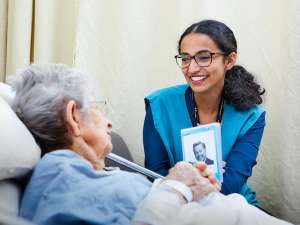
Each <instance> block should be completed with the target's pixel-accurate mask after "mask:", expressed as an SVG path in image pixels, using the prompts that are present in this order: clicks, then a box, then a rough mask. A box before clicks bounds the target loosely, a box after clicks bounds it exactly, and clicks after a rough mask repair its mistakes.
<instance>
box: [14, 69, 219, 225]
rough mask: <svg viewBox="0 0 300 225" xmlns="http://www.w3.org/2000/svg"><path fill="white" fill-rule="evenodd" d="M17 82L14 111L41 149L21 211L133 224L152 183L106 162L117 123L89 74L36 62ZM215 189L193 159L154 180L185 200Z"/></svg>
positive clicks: (38, 218) (39, 219) (52, 218)
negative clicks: (97, 97)
mask: <svg viewBox="0 0 300 225" xmlns="http://www.w3.org/2000/svg"><path fill="white" fill-rule="evenodd" d="M11 83H12V86H13V88H14V89H15V91H16V95H15V98H14V100H13V109H14V110H15V112H16V113H17V115H18V116H19V118H20V119H21V120H22V121H23V123H24V124H25V125H26V126H27V127H28V129H29V130H30V132H31V133H32V134H33V136H34V137H35V140H36V142H37V143H38V144H39V145H40V147H41V149H42V155H43V157H42V159H41V160H40V162H39V163H38V164H37V165H36V167H35V169H34V172H33V175H32V176H31V179H30V181H29V183H28V185H27V187H26V190H25V192H24V196H23V199H22V202H21V208H20V216H22V217H24V218H26V219H28V220H30V221H33V222H35V223H37V224H55V225H58V224H130V223H131V220H132V218H133V216H134V213H135V211H136V208H137V206H138V204H139V203H140V202H141V201H142V200H143V199H144V197H145V196H146V195H147V193H148V192H149V190H150V188H151V186H152V183H151V182H150V181H148V180H147V179H146V178H145V177H144V176H142V175H139V174H135V173H129V172H125V171H120V170H117V169H112V168H107V167H105V163H104V159H105V157H106V155H107V154H108V153H109V152H110V151H111V149H112V143H111V136H110V135H111V130H112V122H111V121H110V120H108V119H107V118H105V116H104V115H103V114H102V113H101V111H99V108H98V106H99V105H98V103H99V102H97V101H95V99H94V98H93V96H92V94H91V92H90V90H91V88H90V86H89V84H88V82H87V79H86V76H85V75H84V74H81V73H79V72H78V71H76V70H74V69H71V68H68V67H66V66H63V65H54V64H51V65H31V66H29V67H28V68H27V69H25V70H24V71H23V72H21V73H20V74H18V75H17V76H15V77H14V78H13V79H12V80H11ZM24 151H26V149H24ZM199 172H201V174H202V175H203V176H201V175H200V173H199ZM212 183H213V184H212ZM217 188H218V185H217V184H216V180H215V179H214V178H213V177H212V176H211V173H210V172H209V171H207V170H199V169H197V168H196V167H194V166H192V165H190V164H188V163H179V164H177V165H176V166H175V167H174V168H172V169H171V170H170V174H169V175H168V176H166V178H164V179H163V180H160V181H156V182H155V189H158V190H160V189H163V190H166V191H170V192H174V193H178V194H179V196H183V197H181V198H182V199H181V200H182V201H183V202H184V201H191V200H192V199H193V200H196V199H199V198H200V197H202V196H203V195H206V194H207V193H209V192H211V191H214V190H216V189H217Z"/></svg>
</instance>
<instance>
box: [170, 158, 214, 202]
mask: <svg viewBox="0 0 300 225" xmlns="http://www.w3.org/2000/svg"><path fill="white" fill-rule="evenodd" d="M165 179H171V180H177V181H180V182H182V183H184V184H185V185H187V186H188V187H189V188H190V189H191V191H192V193H193V200H194V201H196V200H198V199H200V198H202V197H203V196H205V195H207V194H209V193H210V192H212V191H218V190H220V189H219V184H218V183H217V180H216V179H215V177H214V175H213V173H212V171H210V170H209V169H208V167H207V166H206V164H205V163H197V164H194V165H192V164H190V163H187V162H179V163H177V164H176V165H175V166H174V167H173V168H171V169H170V170H169V174H168V176H166V177H165Z"/></svg>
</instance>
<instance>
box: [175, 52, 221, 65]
mask: <svg viewBox="0 0 300 225" xmlns="http://www.w3.org/2000/svg"><path fill="white" fill-rule="evenodd" d="M215 55H225V53H223V52H210V51H201V52H198V53H197V54H196V55H194V56H190V55H188V54H179V55H176V56H175V60H176V63H177V65H178V66H179V67H180V68H186V67H188V66H189V65H190V64H191V62H192V60H193V59H194V60H195V62H196V63H197V64H198V66H200V67H208V66H210V64H211V63H212V60H213V56H215Z"/></svg>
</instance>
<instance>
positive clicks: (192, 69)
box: [188, 59, 201, 73]
mask: <svg viewBox="0 0 300 225" xmlns="http://www.w3.org/2000/svg"><path fill="white" fill-rule="evenodd" d="M200 69H201V67H200V66H199V65H198V64H197V63H196V61H195V59H192V61H191V63H190V65H189V67H188V71H189V72H191V73H193V72H195V71H199V70H200Z"/></svg>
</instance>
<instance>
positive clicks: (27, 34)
mask: <svg viewBox="0 0 300 225" xmlns="http://www.w3.org/2000/svg"><path fill="white" fill-rule="evenodd" d="M77 7H78V1H76V0H51V1H47V0H1V1H0V19H1V21H0V29H1V36H0V78H1V80H2V81H4V80H5V77H6V76H7V75H9V74H14V73H15V72H16V70H17V69H19V68H23V67H25V66H27V65H29V64H30V63H46V62H56V63H64V64H68V65H73V61H74V49H75V48H74V47H75V38H76V35H75V31H76V24H77Z"/></svg>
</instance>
